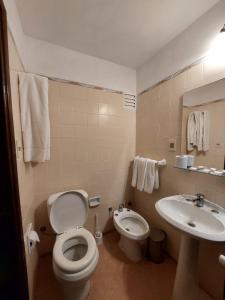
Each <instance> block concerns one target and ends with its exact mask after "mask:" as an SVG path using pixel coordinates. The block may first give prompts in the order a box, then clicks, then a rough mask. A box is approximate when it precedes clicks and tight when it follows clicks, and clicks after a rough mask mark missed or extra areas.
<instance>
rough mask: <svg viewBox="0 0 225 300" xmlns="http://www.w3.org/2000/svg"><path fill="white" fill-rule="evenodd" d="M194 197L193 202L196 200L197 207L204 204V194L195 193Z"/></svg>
mask: <svg viewBox="0 0 225 300" xmlns="http://www.w3.org/2000/svg"><path fill="white" fill-rule="evenodd" d="M196 197H197V198H196V199H195V202H196V204H195V205H196V206H198V207H202V206H203V205H204V199H205V195H204V194H201V193H199V194H196Z"/></svg>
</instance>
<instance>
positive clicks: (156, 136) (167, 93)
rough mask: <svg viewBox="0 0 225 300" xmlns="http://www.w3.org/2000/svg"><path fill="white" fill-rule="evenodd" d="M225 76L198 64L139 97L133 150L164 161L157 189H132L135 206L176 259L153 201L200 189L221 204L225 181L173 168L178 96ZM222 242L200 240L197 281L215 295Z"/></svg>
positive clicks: (174, 235)
mask: <svg viewBox="0 0 225 300" xmlns="http://www.w3.org/2000/svg"><path fill="white" fill-rule="evenodd" d="M223 77H225V67H223V68H221V69H218V68H209V66H208V65H207V64H206V63H201V64H199V65H197V66H194V67H192V68H191V69H189V70H187V71H185V72H183V73H181V74H180V75H178V76H177V77H175V78H173V79H171V80H169V81H166V82H164V83H162V84H161V85H159V86H157V87H155V88H153V89H151V90H149V91H148V92H146V93H144V94H143V95H141V96H140V97H139V99H138V110H137V121H136V122H137V133H136V134H137V142H136V153H137V154H139V155H142V156H146V157H151V158H155V159H162V158H166V159H167V162H168V165H167V166H166V167H161V169H160V189H159V190H158V191H154V192H153V194H151V195H149V194H146V193H144V192H138V191H136V190H135V209H136V210H137V211H139V212H140V213H141V214H142V215H143V216H144V217H146V219H147V220H148V221H149V223H150V225H151V226H157V227H160V228H162V229H164V230H165V231H166V232H167V235H168V251H169V253H170V254H171V255H172V257H174V258H175V259H177V256H178V251H179V239H180V235H179V233H178V232H177V231H176V230H175V229H173V228H172V227H170V226H169V225H167V224H166V223H165V222H164V221H163V220H162V218H161V217H159V215H158V214H157V212H156V210H155V202H156V201H157V200H158V199H160V198H162V197H165V196H169V195H174V194H178V193H186V194H188V193H191V194H195V193H197V192H202V193H204V194H205V195H206V197H207V198H208V199H210V200H211V201H214V202H215V203H218V204H219V205H221V206H223V207H225V179H224V178H219V177H214V176H210V175H206V174H196V173H189V172H187V171H182V170H178V169H175V168H174V167H173V166H174V162H175V155H177V154H180V151H181V150H180V149H181V147H180V144H181V123H182V120H181V116H182V108H181V103H182V95H183V94H184V92H186V91H188V90H190V89H193V88H195V87H198V86H201V85H204V84H206V83H209V82H212V81H215V80H217V79H220V78H223ZM171 138H175V139H176V141H177V151H176V152H170V151H169V149H168V145H169V139H171ZM220 253H225V245H224V244H223V245H220V246H218V245H217V244H208V243H202V245H201V249H200V278H201V284H202V286H203V287H204V288H205V290H206V291H208V292H209V293H210V294H211V295H213V296H214V297H215V299H220V300H221V299H222V291H223V282H224V271H223V268H222V267H221V266H220V265H219V263H218V254H220Z"/></svg>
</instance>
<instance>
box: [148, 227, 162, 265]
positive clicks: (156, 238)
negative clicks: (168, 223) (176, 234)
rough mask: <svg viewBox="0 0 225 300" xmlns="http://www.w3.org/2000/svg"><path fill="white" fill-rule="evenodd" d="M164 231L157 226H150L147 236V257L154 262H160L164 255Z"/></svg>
mask: <svg viewBox="0 0 225 300" xmlns="http://www.w3.org/2000/svg"><path fill="white" fill-rule="evenodd" d="M165 245H166V233H165V232H164V231H163V230H160V229H157V228H151V230H150V236H149V247H148V250H149V251H148V252H149V257H150V259H151V260H152V261H153V262H155V263H158V264H159V263H162V262H163V261H164V257H165Z"/></svg>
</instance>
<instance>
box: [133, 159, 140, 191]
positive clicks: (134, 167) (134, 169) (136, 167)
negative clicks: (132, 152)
mask: <svg viewBox="0 0 225 300" xmlns="http://www.w3.org/2000/svg"><path fill="white" fill-rule="evenodd" d="M138 159H139V156H135V158H134V163H133V175H132V182H131V185H132V187H136V185H137V176H138Z"/></svg>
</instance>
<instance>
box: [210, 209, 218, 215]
mask: <svg viewBox="0 0 225 300" xmlns="http://www.w3.org/2000/svg"><path fill="white" fill-rule="evenodd" d="M211 212H212V213H214V214H219V212H218V210H216V209H211Z"/></svg>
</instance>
